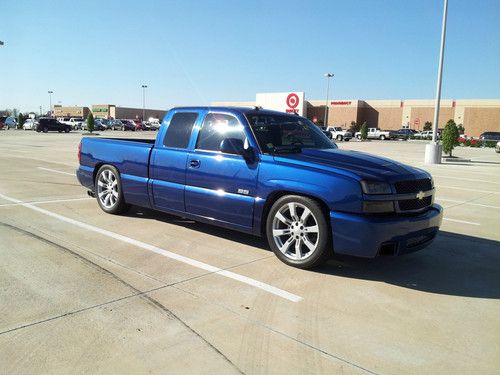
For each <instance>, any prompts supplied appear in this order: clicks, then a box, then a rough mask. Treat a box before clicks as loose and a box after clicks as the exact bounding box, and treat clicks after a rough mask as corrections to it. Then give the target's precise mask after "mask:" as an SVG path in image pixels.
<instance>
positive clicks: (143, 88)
mask: <svg viewBox="0 0 500 375" xmlns="http://www.w3.org/2000/svg"><path fill="white" fill-rule="evenodd" d="M141 87H142V121H144V113H145V112H146V89H147V88H148V85H142V86H141Z"/></svg>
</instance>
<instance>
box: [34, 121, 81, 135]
mask: <svg viewBox="0 0 500 375" xmlns="http://www.w3.org/2000/svg"><path fill="white" fill-rule="evenodd" d="M71 129H72V128H71V125H68V124H63V123H62V122H60V121H57V119H55V118H49V117H42V118H40V119H39V120H38V124H37V126H36V131H37V132H38V133H40V132H44V133H47V132H49V131H58V132H59V133H62V132H65V133H69V132H70V131H71Z"/></svg>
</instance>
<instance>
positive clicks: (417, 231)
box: [330, 204, 443, 258]
mask: <svg viewBox="0 0 500 375" xmlns="http://www.w3.org/2000/svg"><path fill="white" fill-rule="evenodd" d="M442 220H443V208H442V207H441V206H440V205H438V204H433V205H432V206H431V207H430V208H429V210H428V211H426V212H424V213H422V214H420V215H415V216H403V215H398V216H388V217H381V216H369V215H359V214H349V213H343V212H334V211H331V212H330V223H331V227H332V238H333V249H334V252H335V253H336V254H346V255H353V256H357V257H363V258H375V257H376V256H378V255H401V254H405V253H410V252H414V251H417V250H421V249H423V248H424V247H426V246H428V245H429V244H430V243H431V242H432V240H433V239H434V237H435V236H436V234H437V232H438V230H439V227H440V226H441V222H442Z"/></svg>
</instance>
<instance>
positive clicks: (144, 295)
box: [0, 222, 243, 374]
mask: <svg viewBox="0 0 500 375" xmlns="http://www.w3.org/2000/svg"><path fill="white" fill-rule="evenodd" d="M0 225H1V226H4V227H6V228H9V229H11V230H14V231H16V232H18V233H21V234H23V235H26V236H28V237H31V238H33V239H36V240H38V241H42V242H44V243H46V244H49V245H51V246H53V247H55V248H57V249H58V250H61V251H62V252H66V253H69V254H71V255H73V256H75V257H76V258H78V259H79V260H81V261H82V262H84V263H86V264H88V265H90V266H92V267H94V268H97V269H98V270H99V271H100V272H103V273H105V274H107V275H109V276H111V277H112V278H113V279H114V280H116V281H118V282H120V283H122V284H123V285H126V286H127V287H129V288H130V289H132V290H133V291H134V292H135V293H133V294H130V295H128V296H124V297H120V298H116V299H113V300H110V301H107V302H103V303H100V304H96V305H93V306H88V307H85V308H82V309H78V310H74V311H69V312H66V313H64V314H60V315H57V316H53V317H50V318H47V319H43V320H39V321H36V322H32V323H28V324H24V325H22V326H18V327H14V328H11V329H8V330H6V331H2V332H0V335H4V334H7V333H9V332H13V331H18V330H20V329H23V328H27V327H31V326H35V325H39V324H43V323H46V322H50V321H53V320H57V319H60V318H63V317H67V316H71V315H75V314H78V313H82V312H85V311H88V310H91V309H95V308H99V307H102V306H106V305H109V304H112V303H116V302H120V301H123V300H126V299H130V298H133V297H140V298H142V299H144V300H146V301H147V302H148V303H150V304H151V305H153V306H155V307H156V308H158V309H160V310H161V311H163V312H164V313H166V315H167V316H168V317H169V318H173V319H175V320H177V321H178V322H179V323H180V324H182V325H183V326H184V327H185V328H186V329H187V330H189V331H190V332H191V333H193V334H194V335H195V336H196V337H198V338H199V339H200V340H201V341H203V342H204V343H205V344H206V345H207V346H208V347H210V348H211V349H212V350H213V351H215V352H216V353H217V354H218V355H219V356H221V357H222V358H223V359H224V360H225V361H226V362H227V363H229V364H230V365H231V366H232V367H234V369H236V370H237V371H238V372H239V373H240V374H243V371H242V370H241V369H240V368H239V367H238V366H237V365H236V364H235V363H234V362H232V361H231V360H230V359H229V358H228V357H227V356H226V355H225V354H224V353H222V352H221V351H220V350H219V349H218V348H217V347H215V346H214V345H213V344H212V343H210V342H209V341H208V340H207V339H206V338H205V337H203V336H202V335H201V334H200V333H199V332H197V331H196V330H195V329H194V328H192V327H191V326H190V325H189V324H187V323H186V322H185V321H184V320H182V319H181V318H180V317H179V316H178V315H177V314H175V313H174V312H172V311H171V310H170V309H168V308H167V307H166V306H165V305H163V304H161V303H160V302H159V301H158V300H156V299H154V298H153V297H151V296H149V295H148V293H151V292H154V291H157V290H161V289H164V288H168V287H170V286H171V285H169V284H165V285H163V286H160V287H157V288H153V289H149V290H147V291H141V290H139V289H137V288H136V287H134V286H133V285H131V284H129V283H127V282H126V281H125V280H123V279H121V278H120V277H118V276H117V275H115V274H114V273H113V272H111V271H109V270H108V269H106V268H104V267H102V266H100V265H99V264H97V263H94V262H92V261H91V260H90V259H87V258H85V257H84V256H82V255H80V254H78V253H77V252H75V251H73V250H71V249H69V248H67V247H64V246H62V245H59V244H58V243H56V242H53V241H51V240H49V239H46V238H44V237H41V236H38V235H37V234H35V233H32V232H29V231H26V230H24V229H22V228H20V227H17V226H14V225H10V224H7V223H3V222H0Z"/></svg>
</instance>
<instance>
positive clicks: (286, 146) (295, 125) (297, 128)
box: [246, 113, 337, 154]
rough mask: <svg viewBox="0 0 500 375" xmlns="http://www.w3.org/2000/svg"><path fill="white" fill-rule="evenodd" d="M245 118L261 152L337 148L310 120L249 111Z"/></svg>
mask: <svg viewBox="0 0 500 375" xmlns="http://www.w3.org/2000/svg"><path fill="white" fill-rule="evenodd" d="M246 117H247V120H248V122H249V124H250V126H251V127H252V130H253V132H254V134H255V137H256V138H257V142H259V146H260V148H261V149H262V152H263V153H268V154H276V153H294V152H301V151H302V149H303V148H315V149H327V148H337V146H335V144H334V143H332V142H331V141H330V140H329V139H328V138H327V137H326V136H325V135H324V134H323V132H322V131H321V129H320V128H318V127H317V126H316V125H314V124H313V123H312V122H310V121H309V120H307V119H304V118H302V117H296V116H289V115H270V114H258V113H249V114H247V115H246Z"/></svg>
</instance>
